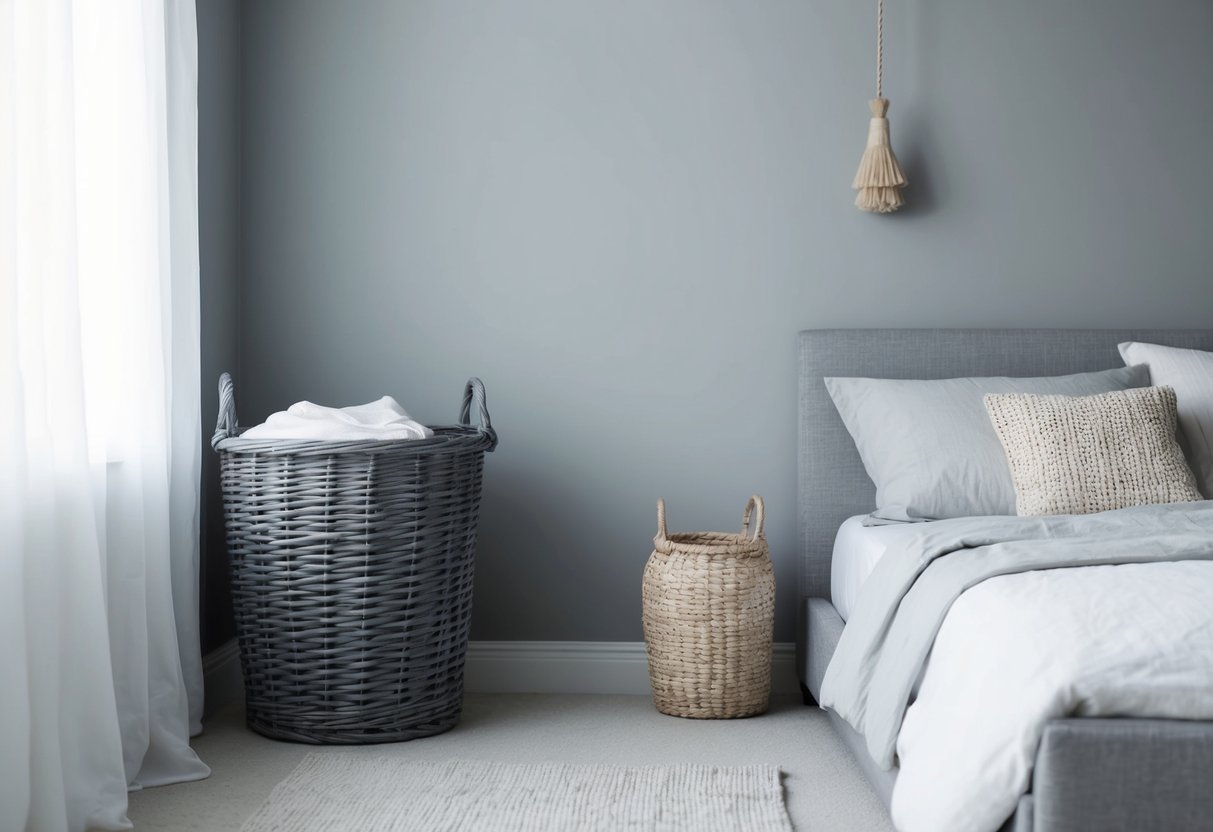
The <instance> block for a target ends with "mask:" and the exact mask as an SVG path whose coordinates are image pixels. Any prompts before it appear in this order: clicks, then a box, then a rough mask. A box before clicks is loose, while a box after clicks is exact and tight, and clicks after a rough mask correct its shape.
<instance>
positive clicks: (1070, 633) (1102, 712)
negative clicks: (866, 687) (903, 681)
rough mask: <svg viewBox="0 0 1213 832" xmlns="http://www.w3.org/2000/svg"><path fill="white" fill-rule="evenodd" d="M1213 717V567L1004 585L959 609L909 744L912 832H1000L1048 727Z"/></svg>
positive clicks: (1057, 574) (977, 592) (1163, 567)
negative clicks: (1095, 720) (1084, 721)
mask: <svg viewBox="0 0 1213 832" xmlns="http://www.w3.org/2000/svg"><path fill="white" fill-rule="evenodd" d="M1075 715H1077V716H1137V717H1160V718H1183V719H1213V562H1210V561H1178V562H1163V563H1131V564H1124V565H1116V566H1084V567H1079V568H1071V569H1049V570H1042V571H1035V572H1023V573H1019V574H1012V575H1003V576H999V577H994V578H990V579H988V580H985V581H983V582H982V583H980V584H978V585H976V586H974V587H973V588H971V589H969V590H967V591H965V592H964V593H963V594H962V595H961V596H960V597H959V598H958V599H957V600H956V601H955V602H954V603H953V604H952V606H951V609H950V610H949V611H948V613H947V617H946V618H945V619H944V621H943V624H942V626H941V628H940V630H939V632H938V635H937V636H936V639H935V644H934V648H933V649H932V651H931V658H930V661H929V662H928V664H927V667H926V671H925V673H924V675H923V677H922V682H921V685H920V687H919V690H918V696H917V699H916V700H915V701H914V703H913V704H912V705H911V706H910V707H909V709H908V710H907V711H906V715H905V718H904V721H903V722H902V725H901V730H900V733H899V734H898V736H897V754H898V758H899V761H900V768H901V772H900V775H899V777H898V779H897V783H896V786H895V788H894V791H893V807H892V814H893V822H894V824H895V825H896V827H897V828H898V829H899V830H902V832H953V830H954V832H983V830H996V829H997V828H998V827H999V826H1000V825H1001V824H1002V822H1003V821H1004V820H1005V819H1006V818H1007V817H1008V816H1009V815H1010V814H1011V813H1012V812H1013V811H1014V809H1015V806H1016V803H1017V802H1018V799H1019V796H1020V795H1021V794H1023V793H1024V792H1025V791H1026V790H1027V788H1028V784H1029V781H1030V777H1031V771H1032V763H1033V761H1034V759H1035V756H1036V749H1037V746H1038V744H1039V741H1040V737H1041V734H1042V732H1043V729H1044V725H1045V723H1046V722H1047V721H1048V720H1050V719H1054V718H1058V717H1065V716H1075Z"/></svg>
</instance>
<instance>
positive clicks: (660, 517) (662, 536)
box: [653, 497, 669, 543]
mask: <svg viewBox="0 0 1213 832" xmlns="http://www.w3.org/2000/svg"><path fill="white" fill-rule="evenodd" d="M668 538H669V534H668V533H667V532H666V528H665V500H664V499H662V498H661V497H658V498H657V536H656V537H654V538H653V542H655V543H656V542H660V541H663V540H667V539H668Z"/></svg>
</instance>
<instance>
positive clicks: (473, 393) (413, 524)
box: [211, 373, 497, 743]
mask: <svg viewBox="0 0 1213 832" xmlns="http://www.w3.org/2000/svg"><path fill="white" fill-rule="evenodd" d="M219 389H220V411H219V425H218V427H217V428H216V430H215V436H214V438H213V439H212V441H211V445H212V446H213V447H214V448H215V450H216V451H217V452H218V453H219V455H220V460H221V475H220V479H221V483H222V487H223V504H224V515H225V519H226V524H227V544H228V552H229V555H230V557H231V580H232V601H233V606H234V608H235V614H236V627H237V632H238V638H239V644H240V661H241V665H242V667H243V670H244V683H245V702H246V712H247V719H248V724H249V727H250V728H252V729H253V730H255V731H257V732H258V733H261V734H265V735H266V736H270V737H276V738H278V739H285V740H294V741H299V742H312V743H371V742H394V741H399V740H407V739H413V738H415V737H423V736H428V735H431V734H436V733H439V732H441V731H445V730H447V729H449V728H451V727H453V726H454V725H455V723H456V722H457V721H458V719H459V713H460V708H461V705H462V699H463V663H464V656H465V654H466V651H467V639H468V627H469V623H470V620H471V611H472V574H473V554H474V550H475V545H476V527H477V519H478V512H479V503H480V487H481V476H482V471H483V467H484V454H485V452H486V451H491V450H493V448H495V447H496V445H497V435H496V433H495V432H494V431H493V427H492V422H491V420H490V418H489V413H488V408H487V406H486V403H485V396H484V386H483V384H481V383H480V381H479V379H471V380H470V381H469V382H468V384H467V387H466V389H465V391H464V398H463V406H462V408H461V413H460V419H459V422H460V423H459V424H458V425H454V426H449V427H435V428H434V437H433V438H432V439H418V440H397V441H379V442H376V441H357V442H304V441H294V440H248V439H241V438H240V433H241V429H240V428H239V427H238V422H237V419H236V407H235V393H234V388H233V386H232V381H231V377H230V376H228V375H227V374H226V373H225V374H224V375H223V377H222V378H221V379H220V382H219ZM473 405H475V407H476V410H477V412H478V416H479V424H477V425H473V424H472V423H471V411H472V407H473Z"/></svg>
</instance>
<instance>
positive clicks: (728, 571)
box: [642, 494, 775, 719]
mask: <svg viewBox="0 0 1213 832" xmlns="http://www.w3.org/2000/svg"><path fill="white" fill-rule="evenodd" d="M751 517H752V518H753V521H754V526H753V533H752V534H751V532H750V520H751ZM762 523H763V505H762V498H761V497H759V496H758V495H757V494H755V495H754V496H753V497H751V498H750V501H749V502H748V503H747V504H746V507H745V515H744V518H743V521H742V528H741V534H728V533H725V532H689V533H682V534H669V533H668V532H667V531H666V524H665V501H664V500H658V501H657V536H656V537H654V538H653V554H652V555H650V556H649V561H648V563H647V564H646V565H645V567H644V584H643V590H642V596H643V599H644V643H645V648H646V649H647V651H648V656H649V682H650V683H651V684H652V686H653V702H654V704H655V705H656V706H657V710H659V711H661V712H662V713H664V714H670V715H672V716H683V717H692V718H695V719H733V718H737V717H745V716H755V715H757V714H761V713H763V712H765V711H766V709H767V703H768V700H769V699H770V693H771V638H772V634H773V628H774V618H775V575H774V572H773V571H772V569H771V555H770V552H769V550H768V549H767V540H766V536H765V535H764V534H763V531H762Z"/></svg>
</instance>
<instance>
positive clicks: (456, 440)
mask: <svg viewBox="0 0 1213 832" xmlns="http://www.w3.org/2000/svg"><path fill="white" fill-rule="evenodd" d="M430 429H431V430H433V431H434V435H433V437H431V438H429V439H355V440H346V441H340V442H330V441H324V440H318V439H245V438H243V436H241V435H240V434H243V433H244V431H245V430H247V428H240V429H239V433H238V434H237V435H236V436H229V437H227V438H225V439H222V440H220V441H219V442H217V443H216V444H215V450H216V451H218V452H219V453H229V454H240V455H244V456H253V455H258V454H260V455H264V456H289V455H298V456H330V455H337V454H368V455H370V454H375V455H392V456H410V455H422V454H433V453H443V452H452V451H486V452H489V451H492V450H493V449H494V448H495V447H496V445H497V433H496V431H494V430H492V429H491V428H489V429H485V428H483V427H479V426H468V425H437V426H431V428H430Z"/></svg>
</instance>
